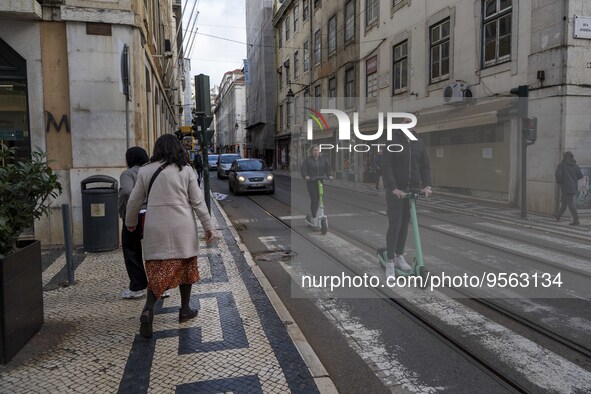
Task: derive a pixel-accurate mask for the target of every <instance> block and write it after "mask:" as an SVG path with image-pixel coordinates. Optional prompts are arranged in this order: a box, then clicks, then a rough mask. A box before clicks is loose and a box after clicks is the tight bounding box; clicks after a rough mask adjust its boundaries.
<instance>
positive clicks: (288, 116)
mask: <svg viewBox="0 0 591 394" xmlns="http://www.w3.org/2000/svg"><path fill="white" fill-rule="evenodd" d="M285 111H286V114H285V127H286V128H289V126H291V104H290V103H289V101H288V102H286V103H285Z"/></svg>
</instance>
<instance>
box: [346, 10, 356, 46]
mask: <svg viewBox="0 0 591 394" xmlns="http://www.w3.org/2000/svg"><path fill="white" fill-rule="evenodd" d="M354 38H355V2H354V1H353V0H350V1H348V2H347V4H345V42H349V41H351V40H353V39H354Z"/></svg>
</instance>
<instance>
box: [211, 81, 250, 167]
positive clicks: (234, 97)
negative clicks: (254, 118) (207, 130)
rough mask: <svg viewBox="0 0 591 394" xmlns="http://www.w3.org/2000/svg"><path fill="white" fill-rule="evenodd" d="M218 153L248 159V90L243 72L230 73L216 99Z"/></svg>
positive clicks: (215, 115) (221, 85)
mask: <svg viewBox="0 0 591 394" xmlns="http://www.w3.org/2000/svg"><path fill="white" fill-rule="evenodd" d="M214 121H215V135H216V152H219V153H239V154H241V155H242V157H246V156H245V154H246V89H245V87H244V73H243V72H242V70H234V71H228V72H226V73H225V74H224V76H223V78H222V83H221V84H220V86H219V92H218V95H217V97H216V98H215V105H214Z"/></svg>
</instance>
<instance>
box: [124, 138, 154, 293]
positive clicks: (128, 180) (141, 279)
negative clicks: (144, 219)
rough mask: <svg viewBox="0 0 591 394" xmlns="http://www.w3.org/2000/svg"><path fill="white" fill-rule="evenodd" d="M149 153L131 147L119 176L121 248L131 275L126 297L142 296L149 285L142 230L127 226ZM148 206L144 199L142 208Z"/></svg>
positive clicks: (129, 275) (126, 153)
mask: <svg viewBox="0 0 591 394" xmlns="http://www.w3.org/2000/svg"><path fill="white" fill-rule="evenodd" d="M148 160H149V159H148V153H147V152H146V151H145V150H144V149H143V148H140V147H139V146H134V147H131V148H129V149H128V150H127V152H125V162H126V163H127V169H126V170H125V171H123V172H122V173H121V176H120V177H119V196H118V197H119V198H118V208H119V217H120V218H121V219H123V228H122V229H121V248H122V249H123V260H124V261H125V269H126V270H127V276H128V277H129V287H128V288H127V289H125V290H123V292H122V293H121V296H122V297H123V298H126V299H133V298H141V297H143V296H144V295H145V289H146V287H147V286H148V279H147V278H146V271H145V270H144V259H143V256H142V234H141V231H129V230H128V229H127V227H126V226H125V213H126V209H127V201H128V200H129V195H130V194H131V191H132V190H133V187H134V186H135V183H136V179H137V174H138V170H139V169H140V167H141V166H143V165H144V164H146V163H147V162H148ZM145 207H146V206H145V204H144V202H143V201H142V204H141V208H142V209H144V208H145Z"/></svg>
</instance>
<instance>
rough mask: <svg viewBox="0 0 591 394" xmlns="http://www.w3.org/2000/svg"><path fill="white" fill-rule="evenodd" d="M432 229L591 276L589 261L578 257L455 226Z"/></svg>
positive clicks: (446, 225)
mask: <svg viewBox="0 0 591 394" xmlns="http://www.w3.org/2000/svg"><path fill="white" fill-rule="evenodd" d="M430 227H431V228H435V229H438V230H441V231H443V232H447V233H450V234H455V235H460V236H462V237H465V238H468V239H472V240H476V241H478V242H485V243H487V244H490V245H492V246H494V247H497V248H501V249H505V250H510V251H515V252H519V253H522V254H525V255H527V256H531V257H534V258H537V259H540V260H544V261H547V262H550V263H552V264H555V265H558V266H560V265H563V266H568V267H572V268H576V269H578V270H580V271H583V272H585V273H587V274H589V275H591V267H590V266H589V261H588V260H583V259H578V258H576V257H572V256H567V255H564V254H561V253H556V252H552V251H550V250H546V249H543V248H540V247H539V246H531V245H525V244H523V243H520V242H516V241H512V240H510V239H507V238H503V237H497V236H495V235H491V234H487V233H483V232H481V231H475V230H469V229H466V228H463V227H459V226H456V225H453V224H435V225H432V226H430ZM561 263H563V264H561Z"/></svg>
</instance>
